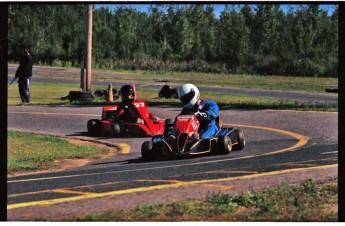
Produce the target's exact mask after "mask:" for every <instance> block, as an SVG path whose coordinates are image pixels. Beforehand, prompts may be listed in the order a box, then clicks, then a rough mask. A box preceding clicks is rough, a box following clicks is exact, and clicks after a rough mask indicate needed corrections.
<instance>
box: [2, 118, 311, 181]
mask: <svg viewBox="0 0 345 226" xmlns="http://www.w3.org/2000/svg"><path fill="white" fill-rule="evenodd" d="M224 125H225V126H235V127H245V128H254V129H262V130H269V131H274V132H278V133H282V134H285V135H288V136H292V137H294V138H296V139H297V140H298V142H297V143H296V144H295V145H293V146H291V147H288V148H284V149H280V150H277V151H273V152H268V153H263V154H259V155H247V156H243V157H238V158H231V159H218V160H212V161H206V162H197V163H191V164H188V165H185V164H176V165H170V166H160V167H148V168H145V169H132V170H122V171H121V170H119V171H108V172H102V173H87V174H77V175H68V176H57V177H44V178H33V179H23V180H13V181H11V180H8V181H7V183H19V182H28V181H41V180H53V179H61V178H72V177H82V176H94V175H104V174H115V173H123V172H135V171H144V170H155V169H167V168H178V167H187V166H188V167H189V166H192V165H203V164H211V163H217V162H225V161H234V160H239V159H248V158H253V157H259V156H266V155H272V154H276V153H280V152H285V151H293V150H295V149H297V148H299V147H302V146H303V145H305V144H306V143H307V142H308V137H306V136H303V135H300V134H297V133H293V132H289V131H285V130H280V129H274V128H270V127H261V126H250V125H238V124H224Z"/></svg>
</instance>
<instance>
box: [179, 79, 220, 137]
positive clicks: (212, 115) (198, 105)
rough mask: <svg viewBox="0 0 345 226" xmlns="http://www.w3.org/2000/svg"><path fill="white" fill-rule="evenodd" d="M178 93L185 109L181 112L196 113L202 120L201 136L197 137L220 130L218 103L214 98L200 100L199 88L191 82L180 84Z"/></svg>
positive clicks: (199, 132) (209, 135) (206, 135)
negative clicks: (217, 121)
mask: <svg viewBox="0 0 345 226" xmlns="http://www.w3.org/2000/svg"><path fill="white" fill-rule="evenodd" d="M177 94H178V97H179V98H180V100H181V102H182V104H183V109H182V112H181V113H180V114H181V115H183V114H195V113H196V116H197V118H198V120H199V122H200V127H199V130H198V135H199V137H196V138H202V139H203V138H209V137H211V136H213V135H215V134H216V133H217V131H218V130H219V125H218V123H216V120H217V118H218V115H219V107H218V105H217V103H216V102H215V101H213V100H200V92H199V89H198V88H197V87H196V86H195V85H193V84H191V83H187V84H184V85H182V86H180V87H179V88H178V90H177Z"/></svg>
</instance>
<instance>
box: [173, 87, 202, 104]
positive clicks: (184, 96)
mask: <svg viewBox="0 0 345 226" xmlns="http://www.w3.org/2000/svg"><path fill="white" fill-rule="evenodd" d="M177 95H178V97H179V98H180V100H181V102H182V103H183V106H184V107H185V108H188V109H191V108H192V107H193V106H194V105H195V104H196V102H198V100H199V98H200V92H199V89H198V88H197V87H196V86H195V85H193V84H190V83H187V84H184V85H182V86H180V87H179V88H178V90H177Z"/></svg>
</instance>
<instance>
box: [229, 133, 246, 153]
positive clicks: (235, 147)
mask: <svg viewBox="0 0 345 226" xmlns="http://www.w3.org/2000/svg"><path fill="white" fill-rule="evenodd" d="M234 133H235V135H236V140H237V143H236V144H234V145H233V146H232V149H233V150H234V151H240V150H242V149H243V148H244V146H245V145H246V139H245V137H244V133H243V132H242V131H241V130H239V129H235V131H234Z"/></svg>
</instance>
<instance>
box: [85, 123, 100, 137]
mask: <svg viewBox="0 0 345 226" xmlns="http://www.w3.org/2000/svg"><path fill="white" fill-rule="evenodd" d="M100 129H101V128H100V124H99V121H98V120H97V119H90V120H89V121H88V122H87V132H88V133H90V134H91V135H93V136H97V135H99V134H100Z"/></svg>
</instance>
